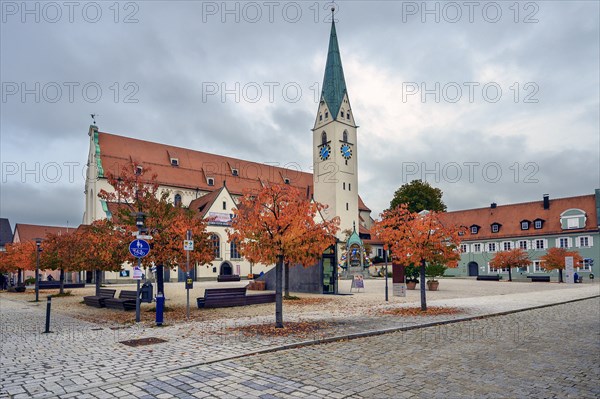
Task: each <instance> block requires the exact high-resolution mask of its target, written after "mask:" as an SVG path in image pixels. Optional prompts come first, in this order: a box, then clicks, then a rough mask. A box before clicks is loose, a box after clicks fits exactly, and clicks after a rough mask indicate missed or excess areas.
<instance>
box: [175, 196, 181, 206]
mask: <svg viewBox="0 0 600 399" xmlns="http://www.w3.org/2000/svg"><path fill="white" fill-rule="evenodd" d="M175 206H181V194H175Z"/></svg>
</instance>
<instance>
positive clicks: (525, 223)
mask: <svg viewBox="0 0 600 399" xmlns="http://www.w3.org/2000/svg"><path fill="white" fill-rule="evenodd" d="M521 230H529V220H522V221H521Z"/></svg>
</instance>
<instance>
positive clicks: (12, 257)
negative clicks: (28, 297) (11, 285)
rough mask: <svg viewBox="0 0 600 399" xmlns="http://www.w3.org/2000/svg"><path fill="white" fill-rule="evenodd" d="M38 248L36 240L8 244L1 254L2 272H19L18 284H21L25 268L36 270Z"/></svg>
mask: <svg viewBox="0 0 600 399" xmlns="http://www.w3.org/2000/svg"><path fill="white" fill-rule="evenodd" d="M36 250H37V248H36V245H35V242H34V241H23V242H17V243H9V244H7V245H6V251H4V252H2V256H0V272H17V284H21V283H22V282H23V277H22V276H23V270H35V266H36Z"/></svg>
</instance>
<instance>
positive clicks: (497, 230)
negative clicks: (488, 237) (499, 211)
mask: <svg viewBox="0 0 600 399" xmlns="http://www.w3.org/2000/svg"><path fill="white" fill-rule="evenodd" d="M499 231H500V226H498V225H497V224H493V225H492V233H497V232H499Z"/></svg>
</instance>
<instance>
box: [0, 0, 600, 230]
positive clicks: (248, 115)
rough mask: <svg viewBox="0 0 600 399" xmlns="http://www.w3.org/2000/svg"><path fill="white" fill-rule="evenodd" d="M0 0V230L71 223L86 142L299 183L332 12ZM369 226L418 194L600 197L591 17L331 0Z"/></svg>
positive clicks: (455, 199)
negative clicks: (170, 154)
mask: <svg viewBox="0 0 600 399" xmlns="http://www.w3.org/2000/svg"><path fill="white" fill-rule="evenodd" d="M24 4H25V3H22V2H12V1H2V3H1V5H2V10H1V12H2V21H1V25H0V29H1V39H0V40H1V57H0V63H1V69H0V72H1V81H2V100H1V103H0V106H1V115H0V117H1V118H0V129H1V130H0V138H1V163H2V182H1V183H2V188H1V192H0V200H1V202H0V213H1V217H8V218H9V219H10V221H11V224H12V225H13V226H14V224H15V223H19V222H20V223H39V224H56V225H66V224H67V223H68V224H69V225H77V224H79V223H80V222H81V219H82V216H83V206H84V194H83V191H84V177H83V176H84V172H85V163H86V160H87V151H88V136H87V132H88V127H89V125H90V123H91V118H90V114H91V113H95V114H99V116H98V117H97V119H96V121H97V124H98V126H99V128H100V130H101V131H105V132H110V133H114V134H119V135H125V136H131V137H135V138H139V139H144V140H150V141H157V142H162V143H168V144H172V145H177V146H182V147H189V148H193V149H197V150H201V151H206V152H213V153H217V154H223V155H228V156H233V157H237V158H241V159H247V160H253V161H258V162H269V163H279V164H281V165H285V164H287V163H290V162H292V163H296V164H299V165H301V167H302V168H303V169H304V170H306V171H310V170H311V164H312V159H311V158H312V149H311V145H312V139H311V134H312V133H311V130H310V129H311V128H312V126H313V123H314V118H315V113H316V110H317V102H318V97H319V96H318V95H319V94H320V85H321V83H322V79H323V72H324V65H325V58H326V53H327V44H328V39H329V30H330V22H329V21H330V11H329V9H330V7H331V3H326V2H317V1H306V2H285V1H284V2H279V1H273V2H261V1H260V2H226V3H225V2H221V1H218V2H211V1H205V2H202V1H169V2H166V1H133V2H120V3H115V2H112V1H110V2H102V1H98V2H85V1H84V2H73V3H72V4H71V3H68V4H67V5H65V3H63V2H57V3H52V2H50V3H47V2H35V1H32V2H28V3H27V6H26V7H25V6H24ZM335 18H336V21H337V32H338V37H339V43H340V48H341V52H342V61H343V65H344V71H345V76H346V83H347V86H348V91H349V96H350V101H351V104H352V107H353V111H354V116H355V118H356V121H357V123H358V124H359V125H360V128H359V131H358V134H359V142H358V146H359V147H358V159H359V185H360V187H359V191H360V193H361V195H362V197H363V198H364V200H365V202H366V203H367V205H369V206H370V207H371V208H372V209H373V211H374V212H373V216H377V215H378V214H379V213H380V212H381V211H382V210H383V209H384V208H386V207H387V206H388V205H389V201H390V199H391V198H392V196H393V193H394V191H395V190H396V189H397V188H398V187H400V186H401V185H402V184H404V183H407V182H410V181H411V180H414V179H419V178H422V179H425V180H427V181H429V182H430V183H431V184H432V185H433V186H436V187H440V188H441V189H442V190H443V192H444V201H445V202H446V204H447V206H448V208H449V210H456V209H466V208H473V207H484V206H488V205H489V203H491V202H497V203H498V204H506V203H510V202H522V201H533V200H540V199H541V198H542V195H543V194H545V193H548V194H550V196H551V197H562V196H572V195H582V194H590V193H593V190H594V189H595V188H599V187H600V166H599V162H600V159H599V158H600V154H599V153H600V133H599V132H600V126H599V123H600V116H599V109H600V104H599V87H600V82H599V70H600V66H599V58H600V55H599V49H600V43H599V37H600V31H599V20H600V10H599V3H598V2H595V1H536V2H519V3H516V2H512V1H507V2H503V1H499V2H477V1H476V2H471V3H469V2H466V3H465V2H428V3H423V2H420V1H419V2H401V1H397V2H396V1H384V2H376V1H344V2H338V3H337V12H336V14H335Z"/></svg>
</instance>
